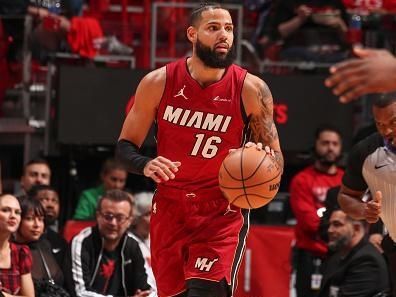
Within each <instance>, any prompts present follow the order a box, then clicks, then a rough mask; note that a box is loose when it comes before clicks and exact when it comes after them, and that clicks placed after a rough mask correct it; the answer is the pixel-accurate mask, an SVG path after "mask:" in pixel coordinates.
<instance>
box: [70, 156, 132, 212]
mask: <svg viewBox="0 0 396 297" xmlns="http://www.w3.org/2000/svg"><path fill="white" fill-rule="evenodd" d="M127 176H128V173H127V171H126V169H125V166H124V165H122V164H121V163H119V162H117V161H116V160H114V159H108V160H106V161H105V162H104V164H103V166H102V170H101V173H100V178H101V180H102V184H101V185H100V186H98V187H96V188H90V189H88V190H85V191H83V192H82V194H81V196H80V198H79V200H78V204H77V207H76V211H75V213H74V219H76V220H94V219H95V212H96V205H97V204H98V200H99V199H100V197H101V196H102V195H103V194H104V193H105V192H106V191H108V190H113V189H118V190H122V189H124V187H125V183H126V179H127Z"/></svg>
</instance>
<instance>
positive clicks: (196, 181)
mask: <svg viewBox="0 0 396 297" xmlns="http://www.w3.org/2000/svg"><path fill="white" fill-rule="evenodd" d="M186 61H187V60H186V59H181V60H178V61H176V62H174V63H170V64H168V65H167V66H166V86H165V90H164V94H163V96H162V98H161V102H160V105H159V108H158V114H157V128H158V130H157V142H158V155H159V156H163V157H165V158H168V159H170V160H172V161H180V162H181V166H180V167H179V171H178V172H177V173H176V178H175V179H174V180H170V181H168V182H166V183H165V184H166V185H167V186H171V187H175V188H181V189H185V190H191V191H194V190H197V189H202V188H210V187H216V186H218V179H217V176H218V172H219V169H220V165H221V162H222V161H223V159H224V158H225V157H226V155H227V154H228V151H229V149H231V148H238V147H240V146H241V145H242V144H243V142H244V140H245V139H244V138H245V133H244V132H245V131H244V130H245V129H244V128H245V123H246V119H245V117H244V115H243V114H244V112H242V111H243V107H242V106H241V104H242V102H241V93H242V87H243V83H244V80H245V76H246V70H244V69H242V68H240V67H238V66H236V65H232V66H230V67H228V68H227V70H226V72H225V74H224V76H223V78H222V79H221V80H220V81H218V82H216V83H213V84H211V85H210V86H207V87H205V88H203V87H201V85H200V84H199V83H198V82H197V81H195V80H194V79H193V78H192V77H191V75H190V73H189V72H188V69H187V63H186Z"/></svg>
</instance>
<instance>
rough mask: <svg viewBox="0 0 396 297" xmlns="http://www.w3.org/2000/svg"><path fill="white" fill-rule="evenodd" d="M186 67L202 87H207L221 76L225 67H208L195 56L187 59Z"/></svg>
mask: <svg viewBox="0 0 396 297" xmlns="http://www.w3.org/2000/svg"><path fill="white" fill-rule="evenodd" d="M187 69H188V72H189V73H190V75H191V77H192V78H193V79H194V80H195V81H197V82H198V83H199V84H200V85H201V86H202V87H207V86H209V85H211V84H213V83H215V82H217V81H219V80H221V78H222V77H223V75H224V73H225V71H226V70H225V69H220V68H210V67H207V66H205V64H204V63H203V62H202V61H201V60H200V59H199V58H198V57H196V56H194V55H193V56H192V57H190V58H188V59H187Z"/></svg>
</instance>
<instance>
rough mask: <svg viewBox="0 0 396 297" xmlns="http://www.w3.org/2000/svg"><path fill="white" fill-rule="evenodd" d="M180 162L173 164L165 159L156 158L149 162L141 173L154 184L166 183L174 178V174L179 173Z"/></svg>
mask: <svg viewBox="0 0 396 297" xmlns="http://www.w3.org/2000/svg"><path fill="white" fill-rule="evenodd" d="M180 165H181V163H180V162H177V161H176V162H174V161H171V160H169V159H167V158H164V157H161V156H158V157H157V158H155V159H153V160H150V161H149V162H148V163H147V164H146V166H145V167H144V170H143V173H144V175H145V176H147V177H150V178H151V179H153V180H154V181H155V182H156V183H161V182H163V181H168V180H170V179H174V178H175V173H176V172H178V171H179V168H178V167H179V166H180Z"/></svg>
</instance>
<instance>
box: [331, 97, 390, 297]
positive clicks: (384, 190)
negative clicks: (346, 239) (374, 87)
mask: <svg viewBox="0 0 396 297" xmlns="http://www.w3.org/2000/svg"><path fill="white" fill-rule="evenodd" d="M373 115H374V120H375V123H376V126H377V130H378V133H375V134H372V135H370V136H369V137H367V138H365V139H363V140H362V141H361V142H359V143H358V144H356V145H355V146H354V147H353V148H352V150H351V152H350V155H349V158H348V163H347V168H346V171H345V174H344V177H343V180H342V185H341V190H340V192H339V194H338V202H339V204H340V205H341V208H342V209H343V210H344V211H345V212H346V213H347V214H348V215H349V216H351V217H352V218H354V219H357V220H361V219H364V220H366V221H367V222H369V223H375V222H376V221H378V219H379V218H381V219H382V221H383V222H384V224H385V226H386V228H387V230H388V232H389V234H388V235H387V237H385V238H384V240H383V242H382V246H383V249H384V253H385V256H386V257H387V260H388V265H389V271H390V274H391V282H392V290H393V295H394V296H396V243H395V242H396V200H395V199H396V93H387V94H385V95H382V96H380V97H378V98H377V99H375V101H374V102H373ZM368 190H369V191H370V192H371V193H373V199H372V200H370V201H364V199H362V197H363V195H364V194H365V193H366V192H367V191H368Z"/></svg>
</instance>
